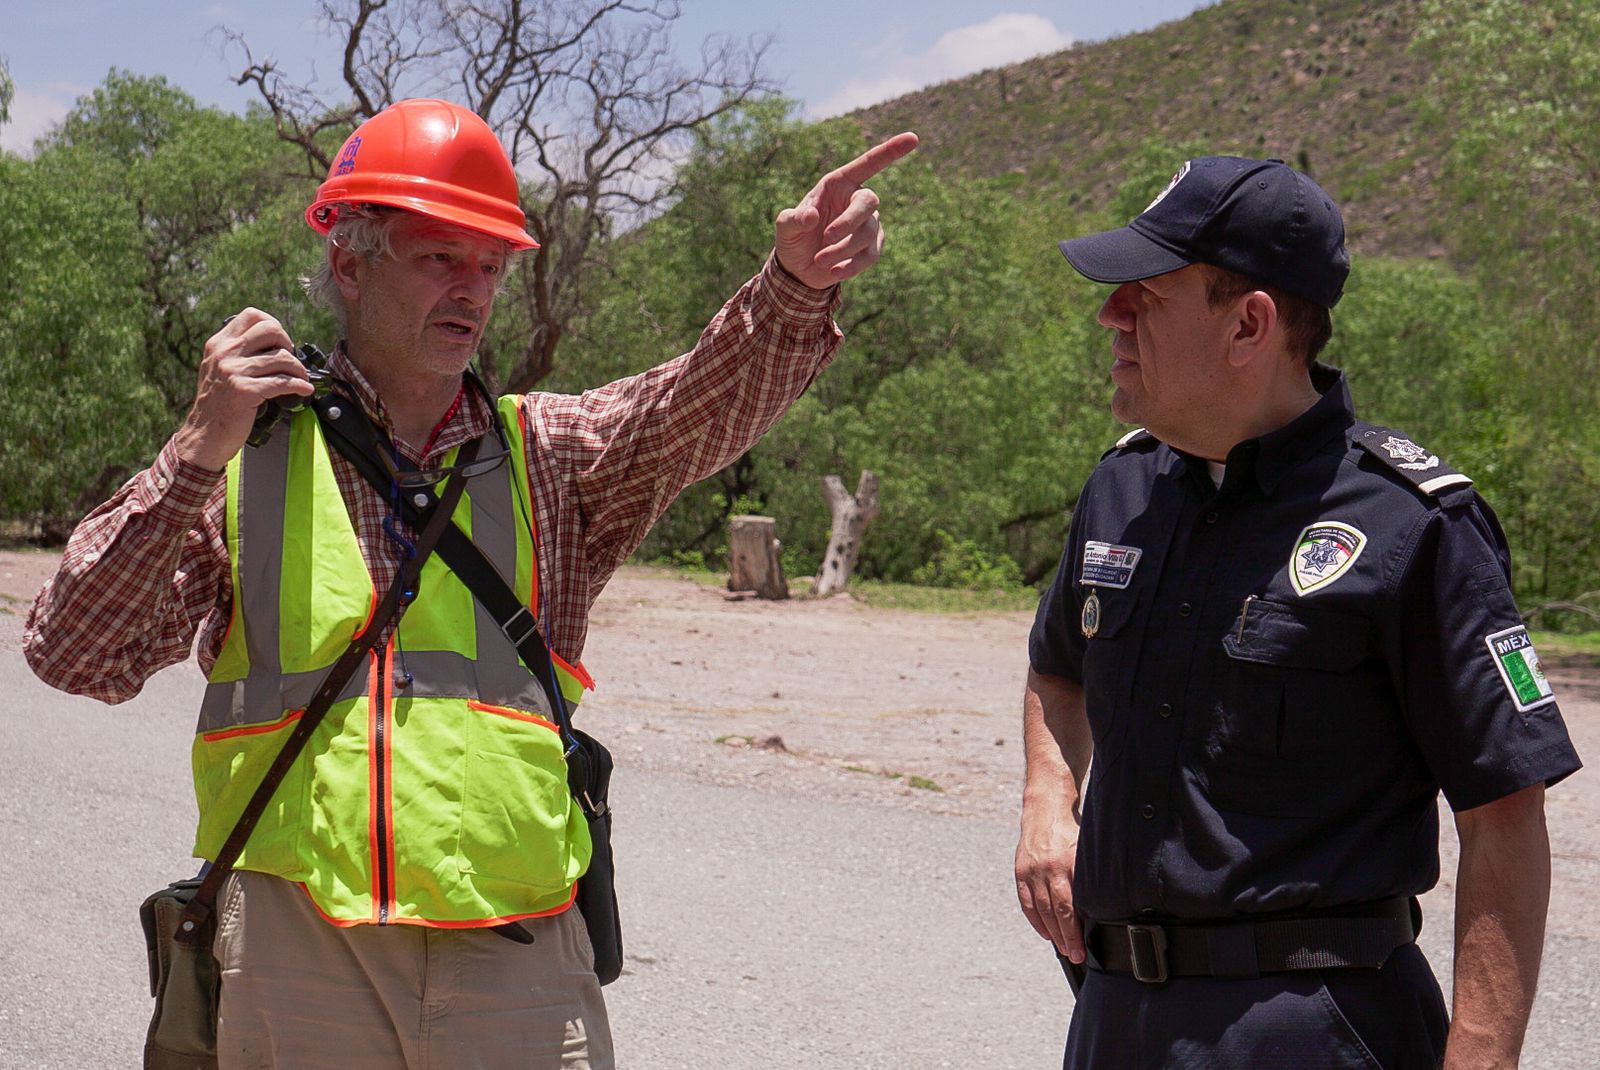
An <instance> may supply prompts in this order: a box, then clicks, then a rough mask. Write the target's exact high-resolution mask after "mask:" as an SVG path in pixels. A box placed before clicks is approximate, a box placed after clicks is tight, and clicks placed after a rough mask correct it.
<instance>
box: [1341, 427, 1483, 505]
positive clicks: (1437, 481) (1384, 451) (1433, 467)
mask: <svg viewBox="0 0 1600 1070" xmlns="http://www.w3.org/2000/svg"><path fill="white" fill-rule="evenodd" d="M1355 443H1356V445H1357V446H1360V447H1361V448H1362V449H1364V450H1366V451H1367V452H1368V453H1370V454H1371V455H1372V456H1374V457H1376V458H1377V459H1378V460H1380V461H1382V462H1383V463H1384V464H1386V465H1388V466H1389V467H1390V468H1391V469H1393V470H1394V472H1395V473H1396V474H1397V475H1399V476H1401V477H1403V478H1404V479H1405V480H1406V481H1407V482H1408V483H1410V484H1411V485H1413V486H1414V487H1416V488H1417V489H1418V490H1419V491H1421V492H1422V493H1423V494H1426V495H1428V496H1429V497H1434V498H1437V497H1438V496H1439V495H1441V494H1443V493H1445V492H1446V491H1448V490H1456V489H1460V488H1462V487H1470V486H1472V479H1471V477H1469V476H1464V475H1462V474H1461V473H1460V472H1457V471H1456V470H1455V469H1454V468H1451V467H1450V466H1449V465H1447V464H1445V463H1444V462H1443V461H1441V460H1440V459H1439V455H1438V454H1436V453H1430V452H1429V451H1427V450H1426V449H1423V448H1422V447H1421V446H1419V445H1417V444H1416V443H1415V442H1413V441H1411V439H1410V438H1409V437H1407V435H1406V434H1405V433H1404V432H1403V431H1395V430H1392V429H1390V428H1387V427H1373V426H1372V425H1370V424H1357V425H1356V428H1355Z"/></svg>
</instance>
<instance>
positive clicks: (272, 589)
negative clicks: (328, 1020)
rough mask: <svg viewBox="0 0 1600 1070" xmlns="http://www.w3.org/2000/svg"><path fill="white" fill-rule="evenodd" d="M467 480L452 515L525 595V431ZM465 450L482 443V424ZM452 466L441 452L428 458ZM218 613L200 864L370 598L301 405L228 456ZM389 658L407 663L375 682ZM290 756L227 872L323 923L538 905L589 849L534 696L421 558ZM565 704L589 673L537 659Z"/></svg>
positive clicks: (566, 894) (453, 581)
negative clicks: (256, 882) (300, 888)
mask: <svg viewBox="0 0 1600 1070" xmlns="http://www.w3.org/2000/svg"><path fill="white" fill-rule="evenodd" d="M499 418H500V420H501V422H502V424H503V426H504V428H505V431H506V435H507V438H508V439H509V441H510V445H511V460H512V463H511V464H508V465H506V466H504V467H503V468H501V469H496V470H495V471H492V472H489V473H486V474H484V475H481V476H477V477H475V478H473V479H472V481H471V482H470V483H468V485H467V489H466V492H465V493H464V494H463V495H462V498H461V501H460V504H459V505H458V507H457V509H456V513H455V517H454V520H455V523H456V524H457V525H458V526H459V527H460V528H461V529H462V531H463V532H465V533H466V534H467V535H468V536H470V537H471V538H472V539H473V541H474V542H475V543H477V545H478V546H479V548H480V549H482V550H483V551H484V553H485V554H486V555H487V556H488V557H489V559H490V560H491V561H493V562H494V564H495V567H496V568H497V569H499V571H500V573H501V575H503V576H505V577H507V578H508V579H510V580H511V581H512V582H513V583H514V589H515V590H516V592H517V594H518V596H519V597H521V598H523V600H524V604H525V605H526V606H528V607H529V610H530V611H531V612H534V613H537V612H538V605H539V599H538V582H539V581H538V575H539V569H538V561H537V547H536V542H535V537H534V532H533V530H532V516H533V510H532V506H531V501H532V487H531V484H530V483H529V479H528V469H527V451H526V449H525V448H524V441H525V438H526V428H525V427H524V426H523V423H522V412H521V407H520V405H519V403H518V399H517V398H515V397H503V398H501V399H500V402H499ZM488 437H489V438H490V439H491V440H492V441H486V442H485V443H484V445H483V447H482V448H480V454H481V455H482V454H487V453H488V452H489V450H490V449H499V448H500V446H499V442H498V437H497V436H495V435H494V434H493V432H491V433H490V435H489V436H488ZM453 461H454V454H453V453H452V454H451V455H450V456H448V457H446V458H445V463H446V464H449V463H452V462H453ZM227 495H228V504H227V533H228V559H229V563H230V566H231V568H232V575H233V616H232V619H231V620H230V622H229V626H228V632H227V635H226V637H225V638H224V640H223V644H222V651H221V653H220V655H219V656H218V658H217V663H216V665H215V667H214V668H213V669H212V671H211V675H210V678H209V680H210V682H209V686H208V687H207V688H206V694H205V698H204V700H203V701H202V704H201V709H200V721H199V725H198V727H197V729H196V732H195V741H194V752H193V762H194V782H195V795H196V797H197V800H198V802H199V807H200V824H199V829H198V831H197V832H196V835H195V848H194V850H195V854H196V855H197V856H198V857H202V858H207V859H214V858H215V857H216V854H217V852H218V850H219V849H220V848H221V847H222V844H223V842H224V841H225V840H226V839H227V837H228V834H229V832H231V831H232V830H233V826H234V824H235V822H236V821H237V820H238V817H239V814H240V813H241V812H242V811H243V809H244V806H245V804H246V802H247V801H248V800H249V798H250V796H251V795H252V794H253V793H254V791H255V789H256V786H257V785H258V784H259V783H260V782H261V779H262V776H263V774H264V773H265V772H266V769H267V767H268V766H269V765H270V764H271V763H272V760H273V758H274V757H275V756H276V755H277V753H278V750H279V748H280V747H281V746H282V744H283V741H284V739H286V738H287V737H288V735H289V733H290V731H291V730H292V728H293V726H294V723H295V722H296V721H297V720H298V719H299V717H300V714H301V712H302V711H303V709H304V708H305V705H306V703H307V702H308V701H309V699H310V697H311V695H312V694H313V692H315V690H316V689H317V687H318V685H319V684H320V683H321V681H322V678H323V676H324V675H325V674H326V671H327V669H328V667H329V666H330V665H332V664H333V663H334V661H336V660H337V659H338V657H339V655H340V654H341V653H342V652H343V651H344V649H345V647H346V646H347V645H348V644H349V642H350V640H351V638H352V637H354V636H355V635H357V634H359V633H360V632H361V630H362V629H363V628H365V627H366V626H367V624H368V623H369V621H370V619H371V615H372V611H373V609H374V607H375V606H376V604H377V601H378V593H377V591H376V590H375V589H374V587H373V584H372V580H371V577H370V576H369V575H368V573H367V569H366V565H365V563H364V562H363V559H362V556H361V548H360V545H359V543H358V542H357V539H356V532H355V527H354V525H353V524H352V522H351V520H350V515H349V512H348V510H347V509H346V507H345V503H344V498H343V496H342V495H341V494H340V492H339V486H338V483H337V481H336V479H335V478H334V474H333V466H332V464H331V462H330V459H329V453H328V446H327V443H326V442H325V441H324V439H323V434H322V428H321V426H320V425H319V424H318V422H317V419H316V416H315V414H313V413H312V412H311V411H310V410H303V411H301V412H299V413H297V414H296V415H295V416H293V417H292V418H291V419H290V420H288V421H286V422H285V426H280V427H279V428H278V430H277V432H276V433H275V434H274V435H273V436H272V438H271V440H269V441H268V442H267V443H266V444H265V445H264V446H262V447H260V448H254V449H249V450H243V451H241V452H240V454H239V456H237V457H235V458H234V459H233V461H232V463H230V464H229V465H228V472H227ZM397 653H400V654H403V658H404V667H405V670H406V671H407V672H409V673H410V674H411V676H412V682H411V683H410V684H401V685H398V686H397V684H396V680H395V676H396V671H395V662H396V657H397ZM369 659H370V660H369V664H368V665H367V667H366V671H365V672H357V673H356V674H354V676H353V677H352V679H351V681H350V683H349V684H348V685H347V686H346V687H345V689H344V691H343V693H342V694H341V695H340V696H339V698H338V700H337V701H336V702H335V703H334V704H333V707H332V708H331V709H330V710H329V712H328V714H327V716H326V717H325V718H324V719H323V721H322V723H321V724H320V725H319V726H318V728H317V731H316V733H315V734H314V735H313V736H312V738H311V740H310V741H309V742H308V743H307V745H306V748H305V750H304V751H303V752H302V753H301V754H300V756H299V758H298V759H296V761H295V763H294V765H293V766H291V767H290V770H289V772H288V775H287V776H285V777H284V779H283V783H282V784H280V785H279V787H278V789H277V791H276V793H275V794H274V795H273V797H272V801H271V803H270V805H269V806H268V807H267V810H266V812H265V814H264V815H263V816H262V818H261V821H260V823H259V824H258V825H257V826H256V828H255V830H254V832H253V833H252V834H251V836H250V840H249V842H248V844H247V846H246V847H245V850H244V853H243V854H242V855H241V856H240V858H239V862H238V868H240V869H250V870H256V871H259V872H262V873H272V874H276V875H277V876H280V877H283V878H284V879H286V880H291V881H296V882H298V883H301V884H303V885H304V886H305V888H306V891H307V892H308V893H309V894H310V896H311V898H312V900H313V901H314V902H315V903H316V905H317V908H318V909H319V910H320V911H321V912H322V913H323V914H324V915H325V916H326V917H327V918H328V920H329V921H332V922H333V923H335V924H338V925H357V924H364V923H375V924H380V925H383V924H413V925H432V926H441V927H475V926H484V925H494V924H499V923H501V922H504V921H512V920H515V919H518V918H528V917H534V916H537V915H541V914H553V913H558V912H560V911H562V910H565V909H566V908H567V907H568V906H569V905H570V904H571V902H572V896H573V890H574V887H575V882H576V881H577V879H578V877H579V876H580V875H582V873H583V872H584V870H585V868H586V867H587V866H588V864H589V856H590V852H591V846H590V841H589V829H588V825H587V823H586V822H585V820H584V818H583V815H582V813H581V811H580V810H579V808H578V807H577V806H576V805H575V804H574V802H573V800H572V796H571V794H570V793H569V791H568V790H567V774H566V762H565V759H564V758H563V755H562V745H561V742H560V738H559V736H558V733H557V730H556V725H555V723H554V719H553V717H552V713H551V710H550V705H549V702H548V700H547V699H546V697H545V695H544V694H543V692H542V691H541V689H540V687H539V685H538V682H537V681H536V680H535V679H534V677H533V676H532V675H531V674H530V673H529V672H528V670H527V669H526V668H525V667H524V666H523V664H522V662H521V660H520V659H519V658H518V656H517V652H516V649H515V647H513V646H512V644H511V642H510V641H509V640H508V639H507V638H506V637H505V635H504V634H503V633H502V632H501V631H500V629H499V627H498V626H497V625H496V624H495V622H494V620H493V619H492V618H491V617H490V616H489V615H488V614H487V613H486V612H485V611H484V610H483V608H482V607H481V606H479V605H478V603H477V601H476V600H475V599H474V598H473V597H472V594H471V592H470V591H468V590H467V588H466V586H465V585H464V584H462V583H461V581H460V580H459V579H457V578H456V577H455V575H454V574H453V573H451V572H450V570H449V569H448V568H446V567H445V565H444V563H443V562H442V561H440V560H439V558H438V557H437V556H434V557H431V558H430V559H429V560H428V561H427V563H426V565H425V566H424V567H423V570H422V578H421V582H420V583H419V585H418V594H417V598H416V601H415V602H414V603H412V605H411V606H410V608H409V609H407V611H406V614H405V616H404V618H403V619H402V620H401V623H400V626H399V628H398V629H397V630H396V635H395V636H394V637H392V638H391V639H390V640H389V641H388V642H387V643H386V644H385V645H384V647H383V648H382V649H374V650H373V651H372V652H371V654H370V655H369ZM557 662H558V664H557V676H558V678H559V679H560V681H561V688H562V692H563V694H564V695H565V696H566V698H567V702H568V705H569V706H571V705H575V704H576V702H577V700H578V699H579V698H581V697H582V692H583V690H584V688H588V687H593V682H592V681H591V680H590V679H589V676H588V674H587V673H586V672H585V671H584V670H583V668H582V665H581V664H580V665H578V666H576V667H574V666H568V665H566V664H565V663H564V662H561V661H560V660H559V659H557Z"/></svg>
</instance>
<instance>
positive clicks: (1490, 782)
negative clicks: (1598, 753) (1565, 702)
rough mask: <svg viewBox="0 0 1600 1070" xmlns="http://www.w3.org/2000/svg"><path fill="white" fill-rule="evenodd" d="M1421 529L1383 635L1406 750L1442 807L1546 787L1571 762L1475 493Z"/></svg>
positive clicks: (1506, 567)
mask: <svg viewBox="0 0 1600 1070" xmlns="http://www.w3.org/2000/svg"><path fill="white" fill-rule="evenodd" d="M1420 524H1421V525H1422V527H1421V531H1420V533H1419V535H1418V537H1417V539H1416V543H1415V549H1414V550H1413V552H1412V553H1411V555H1410V559H1409V562H1408V563H1407V565H1406V567H1405V570H1404V572H1403V573H1402V574H1401V578H1400V582H1399V588H1398V590H1397V592H1396V593H1397V601H1396V608H1397V612H1395V613H1394V614H1393V615H1392V616H1391V618H1390V619H1389V620H1388V621H1386V622H1385V628H1384V632H1385V634H1386V636H1387V638H1386V641H1385V645H1386V646H1388V648H1389V652H1390V656H1391V662H1390V663H1391V666H1392V667H1393V671H1394V673H1395V676H1396V681H1395V682H1396V686H1397V688H1398V689H1399V691H1400V694H1401V695H1402V696H1403V699H1404V708H1405V716H1406V720H1407V722H1408V724H1409V727H1410V730H1411V734H1412V737H1413V739H1415V741H1416V744H1417V747H1418V748H1419V749H1420V750H1421V752H1422V755H1423V758H1424V760H1425V761H1426V762H1427V764H1428V766H1429V768H1430V769H1431V771H1432V772H1433V774H1434V778H1435V779H1436V780H1437V781H1438V783H1439V787H1440V789H1441V790H1442V791H1443V792H1444V795H1445V798H1446V799H1447V800H1448V801H1449V803H1450V807H1451V809H1453V810H1457V811H1460V810H1470V809H1472V808H1473V807H1477V806H1482V805H1484V804H1485V803H1490V802H1494V801H1495V800H1496V799H1500V798H1503V797H1504V796H1507V795H1510V794H1512V793H1513V792H1516V791H1520V790H1522V789H1523V788H1526V787H1530V786H1532V785H1534V784H1537V783H1541V782H1542V783H1544V784H1546V785H1551V784H1555V783H1556V782H1557V781H1560V780H1562V779H1563V778H1565V777H1567V776H1569V775H1570V774H1572V773H1573V772H1575V771H1576V770H1577V769H1578V768H1580V766H1581V765H1582V763H1581V762H1580V761H1579V760H1578V755H1577V751H1576V750H1575V749H1574V748H1573V745H1572V740H1571V738H1570V737H1569V735H1568V734H1567V726H1566V724H1565V722H1564V721H1563V720H1562V718H1561V710H1560V708H1559V706H1558V705H1557V700H1556V699H1557V697H1556V695H1555V694H1554V692H1553V690H1552V688H1551V686H1550V684H1549V681H1548V680H1547V679H1546V678H1545V675H1544V671H1543V668H1542V667H1541V666H1540V664H1539V660H1538V656H1537V654H1536V653H1535V651H1534V649H1533V646H1532V643H1531V641H1530V640H1529V638H1528V631H1527V628H1526V627H1525V626H1524V625H1523V621H1522V615H1521V614H1520V613H1519V612H1518V611H1517V606H1516V601H1515V600H1514V599H1513V597H1512V595H1511V586H1510V555H1509V553H1508V552H1507V550H1506V546H1505V541H1504V538H1503V537H1502V536H1501V534H1500V530H1499V525H1498V524H1497V523H1495V521H1494V515H1493V513H1492V512H1490V511H1489V508H1488V506H1487V505H1485V504H1483V503H1482V502H1481V501H1480V500H1477V499H1476V498H1475V497H1474V500H1473V501H1471V502H1470V503H1468V504H1464V505H1459V506H1455V507H1452V508H1447V509H1443V510H1439V511H1436V512H1433V513H1430V514H1429V515H1428V516H1427V517H1426V518H1425V519H1423V520H1422V521H1420Z"/></svg>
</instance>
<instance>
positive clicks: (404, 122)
mask: <svg viewBox="0 0 1600 1070" xmlns="http://www.w3.org/2000/svg"><path fill="white" fill-rule="evenodd" d="M358 153H359V154H360V157H361V159H360V164H359V166H358V165H357V162H356V156H357V154H358ZM341 204H376V205H384V206H387V207H390V208H403V209H405V210H406V211H408V212H415V213H417V214H418V215H423V216H427V217H429V218H430V219H437V220H440V221H441V222H445V223H452V224H454V225H456V226H459V227H466V228H467V229H468V230H476V231H479V232H481V233H484V234H488V235H491V236H493V237H496V238H499V239H501V240H502V241H504V242H506V243H507V244H509V245H510V246H511V247H512V248H514V249H537V248H538V247H539V243H538V242H536V241H534V240H533V238H532V237H531V236H529V234H528V232H527V230H526V226H527V217H526V216H524V215H523V214H522V206H521V205H520V204H519V203H518V189H517V175H516V172H515V171H514V170H513V169H512V167H511V160H510V158H509V157H508V156H506V150H505V149H504V148H503V147H502V146H501V144H500V140H499V139H498V138H497V137H495V134H494V131H493V130H491V129H490V128H489V124H488V123H486V122H484V121H483V120H482V119H481V118H479V117H478V115H477V114H476V113H475V112H472V111H469V110H468V109H466V108H463V107H461V106H460V105H459V104H452V103H450V102H449V101H446V100H402V101H400V102H399V103H398V104H393V105H391V106H389V107H387V108H385V109H384V110H383V111H381V112H379V113H378V114H377V115H374V116H373V117H372V118H370V119H368V120H367V121H366V122H364V123H362V124H361V125H360V126H359V127H357V128H356V131H355V133H353V134H351V135H350V138H349V139H348V140H347V141H346V142H345V143H344V147H343V148H342V149H340V150H339V155H338V157H337V158H336V159H335V160H334V162H333V166H332V167H330V168H329V169H328V180H327V181H326V182H324V183H323V184H322V185H321V186H319V187H318V188H317V196H316V199H315V200H313V201H312V202H311V205H310V207H308V208H307V209H306V222H307V223H310V224H311V226H312V227H313V228H314V229H315V230H317V231H318V232H319V233H322V234H326V233H328V231H329V230H331V229H332V227H333V224H334V221H335V219H336V217H337V215H338V211H339V209H338V206H339V205H341Z"/></svg>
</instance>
